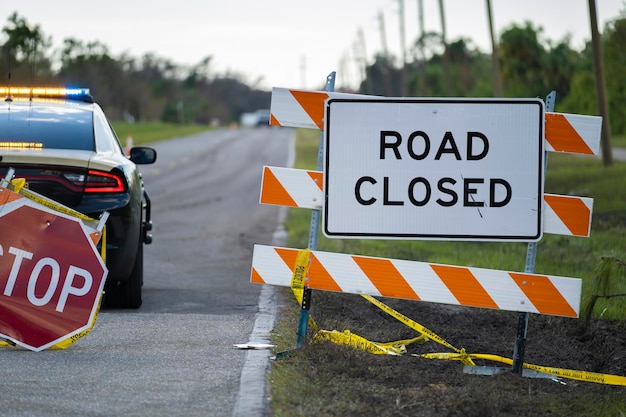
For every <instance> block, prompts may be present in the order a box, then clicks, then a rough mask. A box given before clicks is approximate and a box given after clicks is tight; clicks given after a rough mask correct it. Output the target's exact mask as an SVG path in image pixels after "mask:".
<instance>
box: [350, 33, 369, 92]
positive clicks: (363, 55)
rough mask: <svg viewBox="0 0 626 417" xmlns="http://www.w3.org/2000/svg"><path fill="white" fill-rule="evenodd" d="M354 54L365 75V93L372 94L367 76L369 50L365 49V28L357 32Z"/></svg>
mask: <svg viewBox="0 0 626 417" xmlns="http://www.w3.org/2000/svg"><path fill="white" fill-rule="evenodd" d="M354 52H355V56H356V59H357V61H358V62H359V63H360V68H361V73H362V74H363V80H364V81H365V90H366V91H365V93H366V94H371V93H372V86H371V80H370V78H369V77H368V76H367V50H366V48H365V35H364V34H363V28H361V27H360V28H359V30H358V31H357V42H356V45H355V47H354Z"/></svg>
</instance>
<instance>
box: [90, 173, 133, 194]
mask: <svg viewBox="0 0 626 417" xmlns="http://www.w3.org/2000/svg"><path fill="white" fill-rule="evenodd" d="M85 192H86V193H121V192H124V182H123V181H122V179H121V178H120V177H118V176H117V175H115V174H110V173H108V172H103V171H94V170H91V169H90V170H89V171H88V172H87V179H86V180H85Z"/></svg>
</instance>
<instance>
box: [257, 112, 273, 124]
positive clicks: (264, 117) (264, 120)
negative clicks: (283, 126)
mask: <svg viewBox="0 0 626 417" xmlns="http://www.w3.org/2000/svg"><path fill="white" fill-rule="evenodd" d="M255 114H256V116H257V119H256V125H257V126H261V127H263V126H269V125H270V111H269V110H258V111H257V112H256V113H255Z"/></svg>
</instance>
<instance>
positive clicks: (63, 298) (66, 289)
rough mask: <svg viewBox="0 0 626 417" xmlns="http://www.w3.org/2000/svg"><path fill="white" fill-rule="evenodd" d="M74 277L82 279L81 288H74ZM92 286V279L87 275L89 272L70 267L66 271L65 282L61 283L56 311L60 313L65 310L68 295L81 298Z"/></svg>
mask: <svg viewBox="0 0 626 417" xmlns="http://www.w3.org/2000/svg"><path fill="white" fill-rule="evenodd" d="M76 275H80V276H81V277H83V279H84V283H83V286H82V287H74V286H73V284H74V277H75V276H76ZM92 284H93V277H92V276H91V274H90V273H89V271H87V270H85V269H82V268H79V267H77V266H74V265H70V267H69V269H68V270H67V275H66V276H65V281H64V282H63V289H62V290H61V295H60V296H59V302H58V303H57V308H56V310H57V311H59V312H61V311H63V309H64V308H65V303H66V302H67V297H68V295H70V294H72V295H77V296H79V297H80V296H82V295H85V294H87V293H88V292H89V290H90V289H91V285H92Z"/></svg>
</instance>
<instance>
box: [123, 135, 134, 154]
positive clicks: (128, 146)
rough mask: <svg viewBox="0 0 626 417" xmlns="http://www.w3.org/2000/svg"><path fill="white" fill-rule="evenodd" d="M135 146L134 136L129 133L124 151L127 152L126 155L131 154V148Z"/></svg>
mask: <svg viewBox="0 0 626 417" xmlns="http://www.w3.org/2000/svg"><path fill="white" fill-rule="evenodd" d="M132 147H133V137H132V136H130V135H128V137H127V138H126V148H125V149H124V151H125V152H126V156H130V149H131V148H132Z"/></svg>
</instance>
